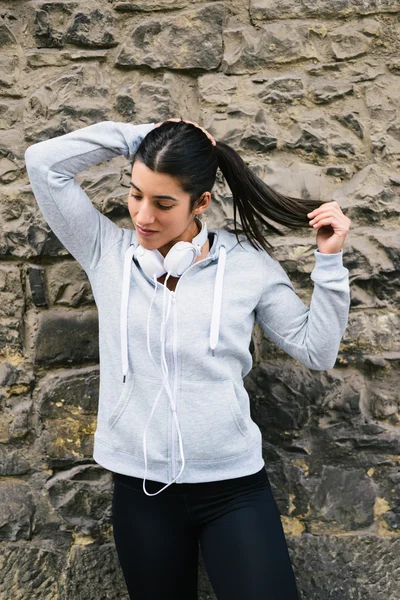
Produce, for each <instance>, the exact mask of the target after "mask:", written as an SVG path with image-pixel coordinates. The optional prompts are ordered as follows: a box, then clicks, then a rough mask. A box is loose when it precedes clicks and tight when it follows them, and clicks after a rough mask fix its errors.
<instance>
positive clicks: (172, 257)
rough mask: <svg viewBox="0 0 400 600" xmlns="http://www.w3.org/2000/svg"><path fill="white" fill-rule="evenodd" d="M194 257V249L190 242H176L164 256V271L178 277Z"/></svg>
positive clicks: (191, 262) (192, 261)
mask: <svg viewBox="0 0 400 600" xmlns="http://www.w3.org/2000/svg"><path fill="white" fill-rule="evenodd" d="M195 259H196V250H195V248H194V246H193V244H191V243H190V242H182V241H181V242H177V243H176V244H175V245H174V246H173V247H172V248H171V250H170V251H169V252H168V254H167V256H166V257H165V258H164V265H165V269H166V272H167V273H168V272H169V273H171V275H172V277H180V276H181V275H182V273H184V272H185V271H186V269H188V268H189V267H190V266H191V265H192V264H193V263H194V261H195Z"/></svg>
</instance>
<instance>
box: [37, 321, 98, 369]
mask: <svg viewBox="0 0 400 600" xmlns="http://www.w3.org/2000/svg"><path fill="white" fill-rule="evenodd" d="M33 326H34V325H33V323H32V326H31V325H29V328H31V327H33ZM35 327H37V330H36V332H35V333H33V331H30V333H31V335H32V336H33V338H32V341H34V350H33V351H34V361H35V363H36V364H44V363H46V365H48V366H49V365H56V364H63V363H66V362H67V361H68V362H69V363H72V364H81V363H82V362H88V361H90V362H92V361H96V360H98V357H99V356H98V354H99V348H98V316H97V311H96V310H91V311H87V312H78V311H76V312H72V313H65V314H64V313H61V312H59V311H56V310H53V311H50V310H49V311H47V312H42V313H39V314H38V315H37V323H36V324H35Z"/></svg>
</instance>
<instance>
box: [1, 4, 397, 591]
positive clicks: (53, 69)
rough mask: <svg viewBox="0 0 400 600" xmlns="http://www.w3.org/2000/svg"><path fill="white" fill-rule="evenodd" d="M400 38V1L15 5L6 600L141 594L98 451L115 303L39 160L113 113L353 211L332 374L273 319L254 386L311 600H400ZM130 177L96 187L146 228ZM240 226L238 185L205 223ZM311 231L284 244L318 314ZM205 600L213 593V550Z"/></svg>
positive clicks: (101, 173) (284, 255) (8, 28)
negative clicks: (69, 247) (63, 228)
mask: <svg viewBox="0 0 400 600" xmlns="http://www.w3.org/2000/svg"><path fill="white" fill-rule="evenodd" d="M399 36H400V3H399V2H396V1H395V0H363V2H360V1H359V0H314V2H309V1H308V0H280V2H275V1H274V0H250V1H249V0H231V1H226V2H209V3H200V2H190V1H189V0H176V1H173V0H146V2H139V1H137V2H135V1H134V0H132V1H129V0H128V1H126V2H118V1H116V0H108V1H103V2H96V3H94V2H91V1H89V0H87V1H84V2H80V3H78V2H75V1H68V0H62V1H61V0H55V1H50V2H43V3H42V2H40V1H38V2H24V1H18V0H9V1H7V0H6V1H3V2H1V12H0V47H1V52H0V186H1V187H0V211H1V218H0V227H1V238H0V239H1V242H0V243H1V264H0V279H1V282H2V284H1V304H0V311H1V313H0V316H1V329H0V386H1V387H0V394H1V396H0V477H1V479H0V600H10V599H11V598H12V599H14V600H19V599H25V598H29V599H30V600H36V599H40V600H59V599H66V598H68V599H69V600H78V599H79V600H91V599H95V598H96V600H103V599H106V598H107V599H111V600H117V599H118V600H119V599H126V598H127V593H126V590H125V587H124V582H123V579H122V575H121V571H120V568H119V565H118V562H117V560H116V553H115V549H114V543H113V539H112V528H111V523H110V514H111V505H110V502H111V480H110V477H109V472H108V471H106V470H105V469H103V468H101V467H100V466H99V465H97V464H96V463H94V461H93V459H92V449H93V432H94V430H95V427H96V409H97V397H98V384H99V364H98V360H99V357H98V338H97V327H98V322H97V310H96V305H95V303H94V299H93V295H92V292H91V288H90V285H89V282H88V280H87V278H86V275H85V273H84V272H83V270H82V269H81V267H80V265H79V264H77V263H76V261H74V260H73V259H72V257H71V256H70V255H69V254H68V252H67V251H66V250H65V249H64V248H63V246H62V245H61V244H60V242H59V241H58V239H57V238H56V237H55V235H54V234H53V233H52V232H51V231H50V230H49V228H48V226H47V224H46V223H45V221H44V219H43V217H42V215H41V213H40V211H39V209H38V206H37V204H36V201H35V198H34V197H33V195H32V191H31V188H30V184H29V181H28V178H27V174H26V170H25V165H24V151H25V149H26V148H27V147H28V146H29V145H31V144H33V143H35V142H38V141H40V140H44V139H47V138H49V137H54V136H58V135H61V134H63V133H66V132H68V131H72V130H75V129H78V128H79V127H83V126H85V125H89V124H91V123H94V122H98V121H101V120H115V121H130V122H134V123H144V122H151V121H161V120H163V119H166V118H168V117H176V116H183V117H184V118H187V119H191V120H194V121H197V122H199V123H202V124H204V125H205V126H206V127H207V128H208V129H209V130H210V131H211V133H212V134H213V135H214V136H215V137H216V138H217V139H220V140H223V141H225V142H227V143H229V144H230V145H232V147H234V148H235V149H236V150H237V151H238V152H239V153H240V154H241V155H242V156H243V157H244V158H245V160H246V161H247V162H248V164H249V165H250V166H251V167H252V168H254V170H255V172H256V173H257V174H258V175H259V176H260V177H262V178H263V179H264V180H265V181H266V182H267V183H268V184H269V185H270V186H272V187H274V188H275V189H277V190H279V191H281V192H283V193H287V194H289V195H292V196H297V197H302V198H309V197H310V198H316V199H321V200H322V199H331V200H337V201H338V202H339V204H340V206H341V208H342V210H343V212H345V214H346V215H347V216H348V217H349V218H350V219H351V220H352V227H351V230H350V232H349V235H348V237H347V239H346V241H345V246H344V265H345V266H346V267H347V268H348V269H349V271H350V283H351V296H352V302H351V309H350V316H349V322H348V327H347V330H346V332H345V335H344V337H343V340H342V343H341V347H340V352H339V355H338V359H337V363H336V365H335V367H334V368H333V369H331V370H329V371H325V372H318V371H312V370H309V369H307V368H305V367H303V366H302V365H301V364H299V363H298V362H297V361H295V360H294V359H292V358H290V357H289V356H288V355H285V354H284V353H283V352H282V351H280V350H279V349H277V348H276V347H275V346H274V344H273V343H272V342H271V341H269V340H268V339H267V338H266V336H265V335H264V334H263V333H262V331H261V330H260V329H259V328H258V327H257V326H255V329H254V336H253V342H252V352H253V356H254V368H253V370H252V371H251V373H250V374H249V375H248V376H247V378H246V381H245V383H246V387H247V389H248V391H249V394H250V396H251V402H252V406H251V410H252V415H253V418H254V420H255V421H256V422H257V423H258V424H259V426H260V428H261V429H262V432H263V439H264V445H263V450H264V457H265V461H266V466H267V471H268V474H269V476H270V480H271V484H272V486H273V491H274V495H275V498H276V501H277V504H278V506H279V509H280V513H281V516H282V522H283V525H284V529H285V532H286V535H287V540H288V545H289V550H290V554H291V557H292V562H293V566H294V569H295V573H296V577H297V579H298V583H299V588H300V590H301V594H302V599H307V600H328V599H331V600H350V599H351V600H356V599H359V600H361V599H362V600H398V599H399V598H400V559H399V556H400V533H399V532H400V473H399V462H400V435H399V433H400V430H399V425H400V420H399V392H398V390H399V387H398V386H399V385H400V377H399V359H400V340H399V334H398V332H399V299H400V297H399V269H400V257H399V242H400V236H399V212H400V210H399V209H400V206H399V200H398V197H399V191H400V187H399V186H400V171H399V167H400V125H399V104H400V54H399V49H400V42H399ZM128 177H129V165H128V163H127V161H125V159H124V158H123V157H118V158H117V159H114V160H113V161H109V162H106V163H103V164H101V165H98V166H96V167H94V168H91V169H90V170H88V171H87V172H85V173H84V174H80V175H79V176H78V178H77V179H78V181H79V182H80V183H81V185H82V187H84V189H85V190H86V192H87V193H88V194H89V195H90V197H91V199H92V200H93V203H94V204H95V205H96V207H97V208H99V210H101V211H102V212H103V213H104V214H106V215H107V216H108V217H109V218H111V219H113V220H114V221H115V222H117V223H119V224H120V225H121V226H124V227H132V228H133V225H132V223H131V222H130V217H129V213H128V211H127V207H126V201H125V200H126V195H127V190H128ZM232 218H233V212H232V204H231V201H230V196H229V189H228V188H227V186H226V185H225V184H224V181H223V180H222V178H221V177H219V178H218V182H217V184H216V186H215V189H214V190H213V202H212V204H211V205H210V207H209V209H208V211H207V223H208V225H209V226H216V227H224V226H226V227H228V226H229V227H230V226H231V225H232ZM314 233H315V232H313V231H310V229H307V227H305V228H299V229H298V230H288V231H287V235H286V236H285V237H280V236H277V235H275V236H274V235H271V236H270V237H269V240H270V241H271V243H272V244H273V245H274V247H275V249H276V252H277V256H278V258H279V260H280V261H281V264H282V266H283V267H284V268H285V270H286V271H287V273H288V274H289V276H290V277H291V279H292V281H293V283H294V285H295V287H296V291H297V293H298V294H299V296H300V297H301V298H302V299H303V300H304V302H307V303H309V302H310V299H311V294H312V285H311V280H310V272H311V270H312V268H313V266H314V256H313V250H314V249H315V247H316V243H315V235H313V234H314ZM199 598H200V599H201V600H206V599H212V598H215V595H214V593H213V591H212V588H211V586H210V583H209V581H208V578H207V574H206V571H205V568H204V564H203V562H202V558H201V557H200V582H199ZM243 600H245V599H243Z"/></svg>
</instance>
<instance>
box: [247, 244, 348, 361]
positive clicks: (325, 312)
mask: <svg viewBox="0 0 400 600" xmlns="http://www.w3.org/2000/svg"><path fill="white" fill-rule="evenodd" d="M314 256H315V260H316V264H315V267H314V269H313V270H312V272H311V275H310V277H311V279H312V280H313V281H314V284H315V285H314V290H313V294H312V297H311V302H310V307H308V306H306V305H305V304H304V302H302V300H301V299H300V298H299V296H297V294H296V292H295V290H294V287H293V284H292V282H291V281H290V279H289V277H288V275H287V273H286V272H285V271H284V269H283V268H282V267H281V265H280V263H279V262H278V261H277V260H275V259H274V258H273V257H271V256H270V255H269V254H268V253H267V252H265V256H264V271H263V278H264V279H263V281H264V288H263V291H262V294H261V298H260V300H259V302H258V304H257V306H256V309H255V312H256V322H257V323H258V324H259V325H260V326H261V328H262V329H263V330H264V331H265V333H266V334H267V335H268V336H269V337H270V338H271V340H272V341H273V342H274V343H275V344H276V345H277V346H279V348H282V350H284V351H285V352H287V354H289V355H290V356H292V357H293V358H295V359H296V360H298V361H299V362H301V363H302V364H303V365H305V366H306V367H308V368H310V369H314V370H317V371H325V370H327V369H331V368H332V367H333V366H334V365H335V362H336V358H337V355H338V352H339V346H340V341H341V339H342V336H343V334H344V331H345V329H346V326H347V321H348V315H349V309H350V287H349V270H348V269H347V268H346V267H344V266H343V262H342V259H343V250H341V251H340V252H337V253H335V254H325V253H321V252H319V251H318V250H317V249H316V250H314Z"/></svg>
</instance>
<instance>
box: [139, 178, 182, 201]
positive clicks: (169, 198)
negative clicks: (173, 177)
mask: <svg viewBox="0 0 400 600" xmlns="http://www.w3.org/2000/svg"><path fill="white" fill-rule="evenodd" d="M129 183H130V184H131V185H132V186H133V187H134V188H135V189H136V190H137V191H138V192H140V193H142V190H140V189H139V188H138V186H137V185H135V184H134V183H133V181H130V182H129ZM153 198H165V199H167V200H175V202H178V200H177V198H173V197H172V196H153Z"/></svg>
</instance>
